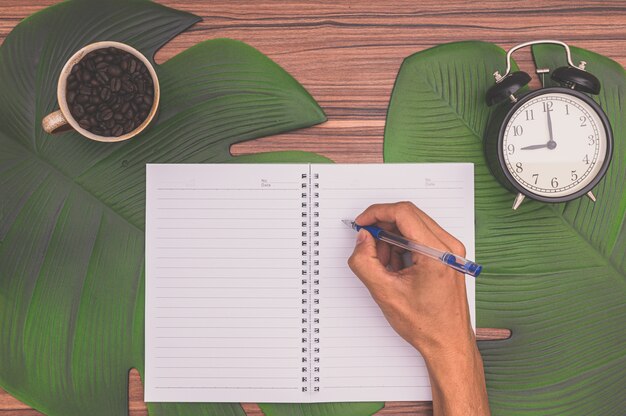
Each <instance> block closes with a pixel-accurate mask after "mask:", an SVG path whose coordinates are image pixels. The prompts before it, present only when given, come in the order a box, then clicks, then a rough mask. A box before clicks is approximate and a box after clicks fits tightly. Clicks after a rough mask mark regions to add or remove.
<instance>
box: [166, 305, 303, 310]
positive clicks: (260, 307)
mask: <svg viewBox="0 0 626 416" xmlns="http://www.w3.org/2000/svg"><path fill="white" fill-rule="evenodd" d="M299 307H300V305H297V306H157V307H156V309H298V308H299Z"/></svg>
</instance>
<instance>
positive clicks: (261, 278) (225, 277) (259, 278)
mask: <svg viewBox="0 0 626 416" xmlns="http://www.w3.org/2000/svg"><path fill="white" fill-rule="evenodd" d="M234 269H236V268H234ZM298 278H300V276H292V277H240V276H235V277H228V276H156V277H155V279H227V280H249V279H252V280H263V281H264V282H266V281H268V280H296V279H298Z"/></svg>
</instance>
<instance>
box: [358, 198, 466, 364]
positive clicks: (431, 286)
mask: <svg viewBox="0 0 626 416" xmlns="http://www.w3.org/2000/svg"><path fill="white" fill-rule="evenodd" d="M355 222H356V223H357V224H359V225H372V224H376V225H378V226H379V227H381V228H383V229H385V230H388V231H392V232H396V233H399V234H402V235H403V236H404V237H406V238H408V239H410V240H413V241H416V242H418V243H421V244H424V245H426V246H429V247H433V248H436V249H440V250H442V251H449V252H452V253H454V254H457V255H460V256H463V257H464V256H465V247H464V246H463V244H461V242H459V241H458V240H457V239H456V238H454V237H452V236H451V235H450V234H448V233H447V232H446V231H445V230H443V229H442V228H441V227H440V226H439V225H438V224H437V223H436V222H435V221H434V220H433V219H431V218H430V217H428V216H427V215H426V214H425V213H424V212H422V211H421V210H420V209H419V208H417V207H416V206H415V205H413V204H411V203H409V202H400V203H396V204H377V205H372V206H371V207H369V208H368V209H366V210H365V211H364V212H363V213H362V214H361V215H359V216H358V217H357V218H356V219H355ZM357 238H358V240H357V246H356V248H355V250H354V253H353V254H352V256H351V257H350V259H349V260H348V264H349V265H350V268H351V269H352V271H353V272H354V273H355V274H356V275H357V276H358V277H359V278H360V279H361V280H362V281H363V283H364V284H365V285H366V286H367V288H368V289H369V291H370V293H371V294H372V297H373V298H374V300H375V301H376V302H377V303H378V305H379V306H380V308H381V309H382V311H383V313H384V314H385V317H386V318H387V320H388V321H389V323H390V324H391V326H392V327H393V328H394V329H395V330H396V332H398V334H399V335H400V336H402V337H403V338H404V339H405V340H406V341H408V342H409V343H410V344H412V345H413V346H414V347H416V348H417V349H418V350H420V352H421V353H422V355H424V356H428V355H430V354H431V352H432V353H439V352H440V351H441V350H444V349H449V348H453V347H455V346H460V347H462V348H466V347H467V345H468V343H471V342H474V336H473V331H472V328H471V325H470V317H469V308H468V304H467V298H466V294H465V293H466V292H465V278H464V276H463V275H462V274H461V273H459V272H456V271H454V270H453V269H451V268H449V267H446V266H445V265H443V264H442V263H440V262H438V261H436V260H434V259H431V258H428V257H426V256H424V255H421V254H418V253H411V260H412V263H413V264H412V265H411V266H409V267H404V265H403V259H402V254H403V252H404V250H402V249H400V248H398V247H395V246H391V245H389V244H387V243H384V242H381V241H376V240H375V239H374V238H373V237H372V236H371V234H370V233H369V232H367V231H365V230H362V231H360V232H359V234H358V236H357Z"/></svg>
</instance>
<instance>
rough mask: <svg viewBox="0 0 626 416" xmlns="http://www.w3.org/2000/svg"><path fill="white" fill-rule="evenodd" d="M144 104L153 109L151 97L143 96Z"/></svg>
mask: <svg viewBox="0 0 626 416" xmlns="http://www.w3.org/2000/svg"><path fill="white" fill-rule="evenodd" d="M143 102H144V103H145V104H146V105H147V106H148V107H152V97H150V96H149V95H144V96H143Z"/></svg>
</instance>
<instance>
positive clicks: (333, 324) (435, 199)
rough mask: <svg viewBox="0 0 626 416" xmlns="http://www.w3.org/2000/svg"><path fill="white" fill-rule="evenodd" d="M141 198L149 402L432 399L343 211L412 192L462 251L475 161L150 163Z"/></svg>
mask: <svg viewBox="0 0 626 416" xmlns="http://www.w3.org/2000/svg"><path fill="white" fill-rule="evenodd" d="M146 198H147V201H146V312H145V313H146V345H145V348H146V373H145V399H146V401H156V402H168V401H170V402H171V401H175V402H211V401H213V402H328V401H390V400H430V399H431V390H430V385H429V380H428V372H427V370H426V367H425V364H424V360H423V359H422V358H421V357H420V355H419V353H417V352H416V351H415V350H414V349H413V348H412V347H411V346H410V345H408V344H407V343H406V342H405V341H404V340H403V339H402V338H400V337H399V336H398V335H397V334H396V333H395V332H394V331H393V329H392V328H391V327H390V326H389V324H388V323H387V321H386V320H385V318H384V316H383V315H382V313H381V311H380V310H379V308H378V306H377V305H376V303H375V302H374V301H373V300H372V299H371V297H370V295H369V292H368V291H367V289H366V288H365V287H364V286H363V284H362V283H361V282H360V281H359V279H358V278H356V277H355V276H354V275H353V274H352V272H351V271H350V269H349V268H348V266H347V264H346V261H347V259H348V257H349V256H350V254H351V253H352V250H353V247H354V239H355V232H354V231H353V230H351V229H348V228H347V227H345V226H344V225H343V224H342V223H341V221H340V220H341V219H353V218H354V217H356V215H358V214H359V213H360V212H361V211H363V210H364V209H365V208H366V207H368V206H369V205H371V204H373V203H382V202H396V201H400V200H408V201H412V202H414V203H415V204H416V205H417V206H419V207H420V208H421V209H422V210H424V211H425V212H426V213H428V214H429V215H430V216H431V217H433V218H434V219H435V220H436V221H437V222H438V223H439V224H440V225H442V226H443V227H444V228H445V229H446V230H448V231H449V232H450V233H451V234H453V235H455V236H456V237H457V238H459V239H460V240H461V241H462V242H463V243H464V244H465V246H466V248H467V257H468V258H471V259H473V258H474V171H473V165H472V164H384V165H370V164H358V165H331V164H315V165H309V164H261V165H251V164H246V165H243V164H242V165H231V164H222V165H215V164H213V165H209V164H202V165H200V164H198V165H194V164H185V165H176V164H171V165H148V166H147V197H146ZM466 283H467V295H468V300H469V305H470V312H471V315H472V325H474V280H473V278H471V277H466Z"/></svg>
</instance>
